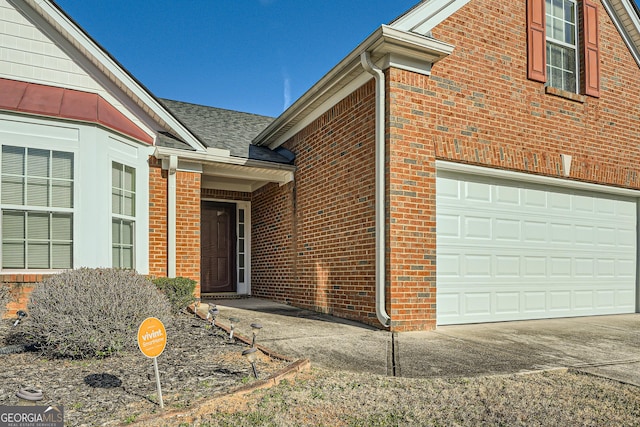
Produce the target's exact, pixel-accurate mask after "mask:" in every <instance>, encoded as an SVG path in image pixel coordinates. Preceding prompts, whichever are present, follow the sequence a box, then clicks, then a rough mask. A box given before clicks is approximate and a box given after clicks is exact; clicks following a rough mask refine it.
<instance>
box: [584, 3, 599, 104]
mask: <svg viewBox="0 0 640 427" xmlns="http://www.w3.org/2000/svg"><path fill="white" fill-rule="evenodd" d="M582 17H583V22H584V25H583V26H584V43H583V45H584V93H585V94H586V95H590V96H595V97H599V96H600V48H599V46H598V44H599V43H598V39H599V37H598V5H597V4H596V3H595V2H593V1H592V0H583V2H582Z"/></svg>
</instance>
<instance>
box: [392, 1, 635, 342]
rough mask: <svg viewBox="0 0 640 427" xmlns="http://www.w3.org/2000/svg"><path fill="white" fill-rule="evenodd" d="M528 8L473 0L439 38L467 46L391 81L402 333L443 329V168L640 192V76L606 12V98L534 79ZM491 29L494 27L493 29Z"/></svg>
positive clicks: (395, 314) (395, 275)
mask: <svg viewBox="0 0 640 427" xmlns="http://www.w3.org/2000/svg"><path fill="white" fill-rule="evenodd" d="M525 5H526V2H524V1H523V2H512V1H509V0H495V1H494V0H486V1H484V2H470V3H469V4H467V5H466V6H465V7H463V8H462V9H461V10H460V11H459V12H457V13H456V14H455V15H454V16H453V17H451V18H450V19H449V20H447V21H445V22H444V23H443V24H441V25H440V26H439V27H437V28H436V29H435V30H434V31H433V36H434V37H436V38H438V39H440V40H442V41H445V42H449V43H451V44H454V45H455V46H456V48H455V50H454V53H453V54H452V55H451V56H450V57H448V58H446V59H444V60H442V61H441V62H439V63H438V64H436V65H435V66H434V67H433V70H432V75H431V77H426V76H420V75H416V74H414V73H410V72H405V71H400V70H397V69H394V70H390V71H389V72H388V78H389V81H390V83H389V90H388V92H389V93H388V100H389V113H388V114H389V118H388V120H389V140H388V147H389V150H390V152H391V153H392V155H391V158H390V164H389V168H390V176H389V177H388V179H389V181H388V186H389V197H390V201H389V204H390V206H391V208H390V214H389V215H390V231H389V233H390V242H389V245H390V248H389V252H390V267H389V269H390V271H389V275H390V276H389V280H390V289H391V290H390V295H391V317H392V319H393V325H394V326H393V328H394V329H395V330H413V329H428V328H432V327H434V326H435V302H436V301H435V291H436V289H435V250H436V242H435V164H434V160H435V159H436V158H437V159H441V160H449V161H456V162H464V163H471V164H476V165H481V166H489V167H494V168H500V169H510V170H517V171H521V172H530V173H536V174H542V175H548V176H553V177H562V168H561V160H560V154H561V153H564V154H569V155H571V156H573V164H572V168H571V176H570V179H574V180H580V181H588V182H596V183H600V184H607V185H616V186H622V187H629V188H639V187H640V181H639V180H640V174H639V172H640V170H639V169H638V165H639V164H640V152H639V151H638V149H637V144H638V141H639V140H640V126H639V120H640V71H639V69H638V65H637V64H636V63H635V62H634V61H633V59H632V57H631V55H630V54H629V52H628V51H627V50H626V47H625V45H624V43H623V42H622V40H621V39H620V36H619V35H618V33H617V31H616V30H615V28H614V26H613V24H612V22H611V21H610V19H609V17H608V15H607V14H606V11H605V10H604V8H603V7H601V6H600V8H599V13H600V16H599V18H600V43H601V44H600V55H601V57H600V60H601V83H602V91H601V97H600V98H591V97H586V96H581V97H574V98H578V99H581V100H583V102H577V101H575V100H571V99H567V98H564V97H559V96H554V95H551V94H547V93H545V88H544V87H543V85H542V84H540V83H536V82H532V81H529V80H527V78H526V65H527V64H526V32H525V30H526V27H525V16H526V15H525V14H526V10H525ZM487 23H491V25H487Z"/></svg>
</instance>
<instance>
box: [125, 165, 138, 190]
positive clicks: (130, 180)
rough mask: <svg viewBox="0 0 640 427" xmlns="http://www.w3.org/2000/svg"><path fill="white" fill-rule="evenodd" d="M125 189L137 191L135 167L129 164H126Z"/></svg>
mask: <svg viewBox="0 0 640 427" xmlns="http://www.w3.org/2000/svg"><path fill="white" fill-rule="evenodd" d="M124 189H125V190H129V191H136V185H135V169H134V168H132V167H129V166H125V168H124Z"/></svg>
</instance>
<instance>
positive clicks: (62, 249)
mask: <svg viewBox="0 0 640 427" xmlns="http://www.w3.org/2000/svg"><path fill="white" fill-rule="evenodd" d="M52 252H53V253H52V258H53V261H52V262H53V264H52V265H51V267H52V268H72V259H73V253H72V245H71V243H65V244H62V243H54V244H53V247H52Z"/></svg>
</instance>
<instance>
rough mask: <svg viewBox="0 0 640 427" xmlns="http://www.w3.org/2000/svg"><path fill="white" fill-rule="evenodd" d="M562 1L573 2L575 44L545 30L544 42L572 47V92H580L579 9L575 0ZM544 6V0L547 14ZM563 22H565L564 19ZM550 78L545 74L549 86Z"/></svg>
mask: <svg viewBox="0 0 640 427" xmlns="http://www.w3.org/2000/svg"><path fill="white" fill-rule="evenodd" d="M563 1H569V2H570V3H573V6H574V11H575V16H574V21H575V24H574V26H573V38H574V40H575V41H576V44H575V45H572V44H569V43H566V42H564V41H562V40H557V39H554V38H552V37H550V36H549V33H548V32H547V37H546V43H551V44H555V45H557V46H560V47H564V48H568V49H573V50H574V52H575V54H574V56H575V57H574V61H575V64H576V68H575V70H574V73H575V87H574V88H573V90H572V92H573V93H580V55H579V49H580V31H579V26H580V22H579V19H580V11H579V10H578V7H579V5H578V2H577V1H575V0H563ZM546 6H547V5H546V1H545V14H546V15H549V14H548V13H547V8H546ZM545 19H548V18H545ZM564 22H566V21H564ZM546 48H547V47H546V46H545V49H546ZM547 66H550V61H549V58H547ZM550 79H551V76H549V75H547V85H548V86H551V84H550V83H549V81H550ZM552 87H556V86H552ZM557 89H561V90H564V88H557Z"/></svg>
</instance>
